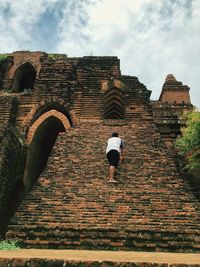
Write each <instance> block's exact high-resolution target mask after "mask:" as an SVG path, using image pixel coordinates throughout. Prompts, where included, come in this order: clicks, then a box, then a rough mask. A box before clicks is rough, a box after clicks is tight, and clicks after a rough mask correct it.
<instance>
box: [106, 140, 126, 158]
mask: <svg viewBox="0 0 200 267" xmlns="http://www.w3.org/2000/svg"><path fill="white" fill-rule="evenodd" d="M123 147H124V146H123V142H122V139H121V138H120V137H111V138H109V139H108V144H107V148H106V154H107V153H108V152H109V151H110V150H112V149H114V150H117V151H118V152H119V153H120V148H123Z"/></svg>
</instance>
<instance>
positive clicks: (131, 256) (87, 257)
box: [0, 249, 200, 267]
mask: <svg viewBox="0 0 200 267" xmlns="http://www.w3.org/2000/svg"><path fill="white" fill-rule="evenodd" d="M199 263H200V254H198V253H158V252H157V253H156V252H145V251H142V252H135V251H133V252H128V251H105V250H104V251H99V250H97V251H91V250H47V249H46V250H45V249H43V250H38V249H21V250H12V251H0V266H4V267H8V266H58V267H63V266H74V267H80V266H82V267H85V266H90V267H111V266H112V267H125V266H126V267H131V266H138V267H143V266H145V267H152V266H157V267H164V266H169V267H173V266H176V267H182V266H184V267H192V266H193V267H194V266H198V265H199Z"/></svg>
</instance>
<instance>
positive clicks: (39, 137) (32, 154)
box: [24, 113, 67, 193]
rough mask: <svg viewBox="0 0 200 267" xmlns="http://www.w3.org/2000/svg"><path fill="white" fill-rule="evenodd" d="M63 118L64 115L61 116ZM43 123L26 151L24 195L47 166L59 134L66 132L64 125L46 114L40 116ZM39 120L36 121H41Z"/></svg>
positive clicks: (57, 118) (58, 119)
mask: <svg viewBox="0 0 200 267" xmlns="http://www.w3.org/2000/svg"><path fill="white" fill-rule="evenodd" d="M63 116H64V115H63ZM41 117H42V118H43V121H42V122H41V123H40V124H38V123H37V121H36V122H35V125H36V126H37V128H36V130H35V132H34V134H33V136H32V138H31V143H30V146H29V150H28V156H27V161H26V167H25V173H24V185H25V191H26V193H27V192H28V191H29V190H30V189H31V187H32V185H33V184H34V182H35V181H36V180H37V179H38V177H39V176H40V174H41V172H42V171H43V169H44V167H45V166H46V164H47V161H48V158H49V155H50V152H51V150H52V148H53V146H54V144H55V141H56V139H57V136H58V135H59V133H60V132H65V131H66V125H65V124H66V123H65V122H64V123H63V121H62V120H61V119H60V118H59V117H58V116H54V115H51V113H49V116H48V115H47V113H45V114H43V115H42V116H41ZM41 117H40V118H39V119H38V120H40V119H42V118H41ZM65 119H66V120H67V118H66V117H65Z"/></svg>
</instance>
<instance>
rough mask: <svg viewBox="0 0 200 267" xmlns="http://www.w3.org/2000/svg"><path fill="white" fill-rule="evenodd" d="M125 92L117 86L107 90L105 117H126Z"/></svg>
mask: <svg viewBox="0 0 200 267" xmlns="http://www.w3.org/2000/svg"><path fill="white" fill-rule="evenodd" d="M124 98H125V95H124V92H123V91H122V90H121V89H119V88H116V87H113V88H110V89H109V90H107V91H106V92H105V98H104V117H105V119H124V113H125V101H124Z"/></svg>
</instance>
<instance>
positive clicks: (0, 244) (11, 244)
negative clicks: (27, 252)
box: [0, 240, 20, 250]
mask: <svg viewBox="0 0 200 267" xmlns="http://www.w3.org/2000/svg"><path fill="white" fill-rule="evenodd" d="M17 249H20V247H19V245H18V244H17V241H16V240H2V241H0V250H17Z"/></svg>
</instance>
